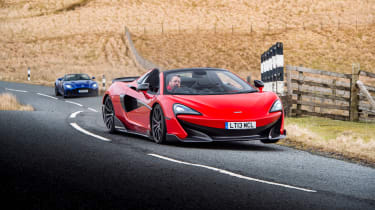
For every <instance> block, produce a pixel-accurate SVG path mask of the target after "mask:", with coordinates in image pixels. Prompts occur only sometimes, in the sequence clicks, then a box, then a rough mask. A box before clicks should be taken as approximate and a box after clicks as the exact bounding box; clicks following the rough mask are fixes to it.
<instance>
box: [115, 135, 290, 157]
mask: <svg viewBox="0 0 375 210" xmlns="http://www.w3.org/2000/svg"><path fill="white" fill-rule="evenodd" d="M115 135H118V136H123V137H127V138H130V139H134V140H139V141H143V142H147V143H150V144H154V145H155V146H157V145H158V146H163V147H174V148H187V149H207V150H236V151H268V152H277V151H284V150H285V149H284V148H283V147H280V146H279V145H276V144H263V143H260V141H257V140H253V141H226V142H179V141H171V142H166V143H165V144H156V143H154V142H153V141H152V140H151V139H149V138H147V137H143V136H139V135H135V134H131V133H125V132H117V133H116V134H115Z"/></svg>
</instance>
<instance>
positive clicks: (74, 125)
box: [70, 123, 111, 142]
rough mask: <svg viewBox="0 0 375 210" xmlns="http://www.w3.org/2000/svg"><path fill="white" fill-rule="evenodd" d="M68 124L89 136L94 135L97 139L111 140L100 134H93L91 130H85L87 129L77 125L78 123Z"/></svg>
mask: <svg viewBox="0 0 375 210" xmlns="http://www.w3.org/2000/svg"><path fill="white" fill-rule="evenodd" d="M70 125H71V126H72V127H73V128H75V129H77V130H78V131H81V132H82V133H84V134H86V135H89V136H92V137H95V138H97V139H99V140H102V141H107V142H110V141H111V140H110V139H107V138H104V137H102V136H98V135H96V134H93V133H91V132H89V131H87V130H85V129H83V128H81V127H79V125H77V123H70Z"/></svg>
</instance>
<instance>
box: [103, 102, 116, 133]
mask: <svg viewBox="0 0 375 210" xmlns="http://www.w3.org/2000/svg"><path fill="white" fill-rule="evenodd" d="M102 114H103V120H104V124H105V126H106V127H107V129H108V131H109V132H110V133H115V132H116V128H115V110H114V109H113V104H112V101H111V99H110V97H109V96H108V97H107V98H106V100H105V102H104V107H103V109H102Z"/></svg>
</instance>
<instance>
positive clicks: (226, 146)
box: [166, 141, 283, 152]
mask: <svg viewBox="0 0 375 210" xmlns="http://www.w3.org/2000/svg"><path fill="white" fill-rule="evenodd" d="M166 145H168V146H171V147H180V148H189V149H209V150H237V151H270V152H271V151H283V148H281V147H278V146H276V145H275V144H258V143H257V142H256V141H233V142H207V143H184V142H168V143H167V144H166Z"/></svg>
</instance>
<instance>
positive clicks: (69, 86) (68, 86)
mask: <svg viewBox="0 0 375 210" xmlns="http://www.w3.org/2000/svg"><path fill="white" fill-rule="evenodd" d="M64 86H65V87H66V88H69V89H70V88H73V87H72V86H71V85H64Z"/></svg>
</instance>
